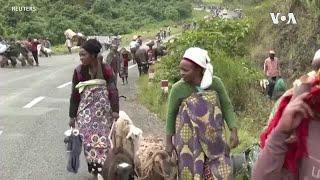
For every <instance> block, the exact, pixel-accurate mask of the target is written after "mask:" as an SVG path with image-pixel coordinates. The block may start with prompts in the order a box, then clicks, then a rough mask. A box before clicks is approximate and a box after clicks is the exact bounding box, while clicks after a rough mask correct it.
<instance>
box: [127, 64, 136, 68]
mask: <svg viewBox="0 0 320 180" xmlns="http://www.w3.org/2000/svg"><path fill="white" fill-rule="evenodd" d="M136 66H137V64H135V65H131V66H129V68H128V69H131V68H134V67H136Z"/></svg>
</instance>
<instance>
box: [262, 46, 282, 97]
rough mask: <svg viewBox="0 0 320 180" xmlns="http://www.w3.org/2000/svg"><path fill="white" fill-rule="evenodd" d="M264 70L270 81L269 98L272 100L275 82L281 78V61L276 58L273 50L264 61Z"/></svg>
mask: <svg viewBox="0 0 320 180" xmlns="http://www.w3.org/2000/svg"><path fill="white" fill-rule="evenodd" d="M263 68H264V73H265V75H266V76H267V78H268V81H269V88H268V96H269V98H270V99H271V98H272V94H273V89H274V85H275V82H276V80H277V77H278V76H280V66H279V60H278V58H277V57H275V52H274V51H273V50H270V51H269V57H268V58H267V59H266V60H265V61H264V66H263Z"/></svg>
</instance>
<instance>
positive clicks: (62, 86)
mask: <svg viewBox="0 0 320 180" xmlns="http://www.w3.org/2000/svg"><path fill="white" fill-rule="evenodd" d="M70 84H71V81H70V82H67V83H64V84H61V85H60V86H58V87H57V88H58V89H61V88H64V87H66V86H69V85H70Z"/></svg>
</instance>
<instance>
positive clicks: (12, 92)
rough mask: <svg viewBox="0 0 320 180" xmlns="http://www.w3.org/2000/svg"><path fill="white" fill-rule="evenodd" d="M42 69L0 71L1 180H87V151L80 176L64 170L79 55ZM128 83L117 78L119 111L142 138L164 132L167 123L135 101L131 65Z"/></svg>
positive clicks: (53, 60)
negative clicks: (72, 90)
mask: <svg viewBox="0 0 320 180" xmlns="http://www.w3.org/2000/svg"><path fill="white" fill-rule="evenodd" d="M39 61H40V66H39V67H30V66H27V67H21V66H20V65H19V66H17V67H16V68H1V69H0V179H1V180H66V179H68V180H69V179H70V180H87V179H88V178H90V177H91V175H90V174H89V173H88V172H87V166H86V163H85V160H84V156H83V153H82V155H81V167H80V169H79V173H78V174H72V173H68V172H67V170H66V164H67V156H66V148H65V145H64V143H63V139H64V135H63V133H64V131H65V130H67V129H68V128H69V127H68V126H67V124H68V121H69V117H68V110H69V97H70V92H71V82H70V81H71V77H72V73H73V69H74V68H75V67H76V66H77V64H79V63H80V61H79V56H78V55H77V54H72V55H61V56H52V57H49V58H45V57H43V58H40V60H39ZM129 68H130V69H129V84H128V85H125V86H122V85H121V82H120V80H121V79H120V78H118V89H119V94H120V95H124V96H127V99H126V100H124V99H120V110H124V111H126V112H127V114H128V115H129V116H130V117H131V118H132V120H133V121H134V123H135V125H136V126H138V127H140V128H141V129H142V130H143V131H144V134H151V133H152V134H156V135H161V136H162V135H163V134H164V123H163V122H161V121H160V120H158V119H157V117H156V116H155V115H153V114H152V113H150V112H149V111H148V110H147V109H146V108H144V107H143V106H142V105H141V104H139V103H138V102H137V96H136V91H137V86H136V84H135V81H136V80H137V79H138V70H137V67H136V66H135V65H132V64H130V65H129Z"/></svg>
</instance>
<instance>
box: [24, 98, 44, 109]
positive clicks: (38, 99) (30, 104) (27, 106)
mask: <svg viewBox="0 0 320 180" xmlns="http://www.w3.org/2000/svg"><path fill="white" fill-rule="evenodd" d="M43 99H44V97H43V96H40V97H37V98H35V99H33V100H32V101H31V102H29V103H28V104H27V105H25V106H23V108H31V107H32V106H34V105H35V104H37V103H38V102H40V101H42V100H43Z"/></svg>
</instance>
